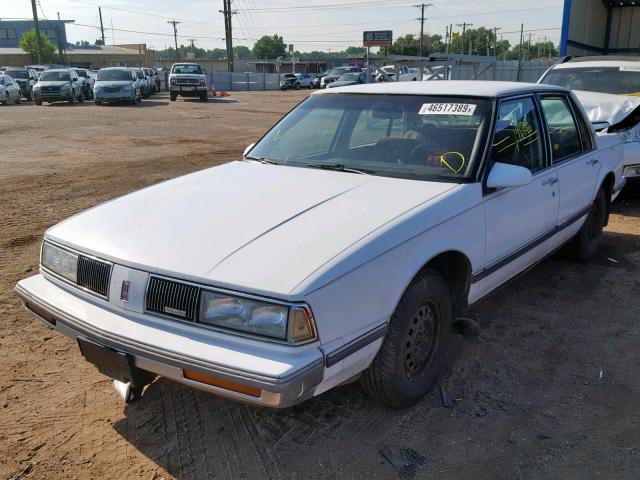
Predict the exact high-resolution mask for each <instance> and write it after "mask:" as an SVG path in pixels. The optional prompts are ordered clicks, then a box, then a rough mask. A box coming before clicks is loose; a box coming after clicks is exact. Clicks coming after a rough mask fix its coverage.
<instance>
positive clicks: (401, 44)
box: [387, 33, 444, 56]
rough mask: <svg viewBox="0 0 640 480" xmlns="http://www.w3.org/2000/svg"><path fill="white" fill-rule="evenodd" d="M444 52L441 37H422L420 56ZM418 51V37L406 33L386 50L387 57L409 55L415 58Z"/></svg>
mask: <svg viewBox="0 0 640 480" xmlns="http://www.w3.org/2000/svg"><path fill="white" fill-rule="evenodd" d="M443 50H444V44H443V43H442V37H441V36H440V35H428V34H426V35H424V36H423V37H422V55H428V54H429V53H430V52H441V51H443ZM419 51H420V37H419V36H418V37H416V36H415V35H414V34H412V33H408V34H406V35H405V36H403V37H398V38H396V40H395V42H393V45H391V46H390V47H388V48H387V55H410V56H417V55H418V52H419Z"/></svg>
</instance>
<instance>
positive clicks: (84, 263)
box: [77, 255, 111, 297]
mask: <svg viewBox="0 0 640 480" xmlns="http://www.w3.org/2000/svg"><path fill="white" fill-rule="evenodd" d="M110 278H111V265H110V264H108V263H105V262H101V261H100V260H94V259H93V258H87V257H84V256H82V255H80V256H78V282H77V283H78V285H79V286H81V287H84V288H86V289H88V290H91V291H92V292H95V293H97V294H98V295H102V296H103V297H107V296H108V294H109V281H110Z"/></svg>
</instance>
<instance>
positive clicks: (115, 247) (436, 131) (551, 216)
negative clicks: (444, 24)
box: [16, 81, 624, 407]
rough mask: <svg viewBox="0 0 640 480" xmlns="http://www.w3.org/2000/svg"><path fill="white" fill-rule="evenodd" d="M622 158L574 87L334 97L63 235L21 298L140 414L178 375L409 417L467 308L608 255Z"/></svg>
mask: <svg viewBox="0 0 640 480" xmlns="http://www.w3.org/2000/svg"><path fill="white" fill-rule="evenodd" d="M613 140H614V139H612V137H607V136H605V137H602V138H601V137H596V136H595V135H594V133H593V131H592V130H591V128H590V125H589V122H588V119H587V118H586V115H585V113H584V111H583V110H582V109H581V107H580V106H579V104H578V102H577V101H576V99H575V97H574V96H573V95H572V94H571V92H569V91H568V90H566V89H564V88H560V87H553V86H547V85H536V84H526V83H506V82H481V81H470V82H468V81H467V82H465V81H451V82H431V83H427V82H411V83H403V82H389V83H382V84H380V83H376V84H368V85H360V86H353V87H342V88H341V89H339V90H335V89H331V90H325V91H323V92H318V93H316V94H313V95H311V96H310V97H309V98H308V99H306V100H304V101H303V102H302V103H301V104H299V105H298V106H297V107H296V108H295V109H294V110H292V111H291V112H290V113H288V114H287V115H286V116H285V117H284V118H283V119H282V120H281V121H280V122H278V123H277V124H276V125H275V126H274V127H273V128H272V129H271V130H269V132H268V133H267V134H266V135H265V136H264V137H263V138H262V139H261V140H260V141H259V142H258V143H257V144H255V145H251V146H249V147H248V148H247V149H246V150H245V155H244V158H243V159H242V160H240V161H235V162H231V163H228V164H225V165H221V166H217V167H213V168H210V169H207V170H202V171H199V172H196V173H192V174H190V175H187V176H184V177H180V178H177V179H174V180H170V181H166V182H163V183H159V184H156V185H154V186H152V187H148V188H145V189H143V190H140V191H139V192H136V193H132V194H129V195H125V196H122V197H119V198H117V199H115V200H112V201H110V202H107V203H103V204H101V205H99V206H97V207H94V208H92V209H90V210H88V211H87V212H84V213H81V214H78V215H75V216H73V217H71V218H70V219H68V220H65V221H64V222H62V223H60V224H58V225H56V226H54V227H52V228H51V229H49V230H48V231H47V232H46V233H45V235H44V242H43V245H42V251H41V266H40V273H38V274H36V275H33V276H31V277H29V278H26V279H24V280H22V281H20V282H19V283H18V285H17V287H16V292H17V294H18V296H19V297H20V298H21V299H22V302H23V304H24V306H25V307H26V309H27V311H29V312H31V313H32V314H33V315H35V316H36V317H37V318H38V319H40V320H41V321H43V323H45V324H46V325H47V326H49V327H50V328H54V329H56V330H58V331H60V332H61V333H63V334H65V335H68V336H70V337H72V338H74V339H76V340H77V342H78V344H79V346H80V349H81V351H82V353H83V355H84V357H85V359H86V360H88V361H89V362H92V363H94V364H95V365H96V366H97V367H98V370H99V371H101V372H103V373H104V374H106V375H108V376H110V377H112V378H115V379H117V381H118V382H119V383H116V385H118V387H120V388H121V390H122V391H124V396H125V397H126V398H128V399H131V398H132V395H134V396H138V395H140V394H141V392H142V388H143V387H144V385H145V384H146V383H148V382H150V381H151V380H152V379H153V378H154V377H155V376H156V375H162V376H166V377H169V378H172V379H174V380H176V381H178V382H182V383H185V384H187V385H190V386H192V387H197V388H201V389H204V390H207V391H210V392H214V393H217V394H220V395H224V396H227V397H229V398H232V399H235V400H241V401H243V402H248V403H254V404H259V405H266V406H271V407H285V406H289V405H293V404H296V403H299V402H301V401H303V400H305V399H308V398H310V397H312V396H314V395H319V394H321V393H323V392H325V391H327V390H328V389H330V388H332V387H334V386H336V385H340V384H343V383H344V382H347V381H349V380H353V379H354V378H357V377H358V376H359V375H361V378H362V385H363V386H364V389H365V390H366V391H367V392H369V393H370V394H371V395H372V396H373V397H375V398H376V399H378V400H380V401H381V402H383V403H386V404H389V405H393V406H406V405H411V404H413V403H414V402H416V401H417V400H418V399H420V398H421V397H422V396H423V395H425V393H426V392H427V391H428V390H429V389H430V387H431V386H432V385H433V384H434V382H435V381H436V379H437V377H438V373H439V370H440V368H441V366H442V364H443V361H444V359H445V355H446V351H447V344H448V343H449V339H450V331H451V324H452V322H453V320H454V319H455V318H458V316H459V315H463V314H464V313H465V312H466V311H467V308H468V307H469V305H471V304H473V303H475V302H476V301H478V300H479V299H481V298H482V297H484V296H486V295H487V294H488V293H490V292H491V291H493V290H495V289H496V288H498V287H499V286H500V285H502V284H504V283H505V282H507V281H508V280H509V279H511V278H513V277H514V276H516V275H518V274H519V273H521V272H523V271H524V270H526V269H527V268H529V267H531V266H532V265H533V264H535V263H536V262H539V261H541V260H542V259H543V258H545V257H546V256H547V255H549V254H550V253H551V252H553V251H555V250H556V249H557V248H558V247H560V246H561V245H563V244H565V243H566V242H570V241H571V242H573V243H572V245H573V251H574V253H575V255H576V256H577V257H578V258H580V259H584V260H586V259H589V258H590V257H592V256H593V255H595V254H596V251H597V249H598V245H599V243H600V239H601V235H602V229H603V226H604V225H606V223H607V219H608V216H609V206H610V202H611V198H612V196H613V195H615V193H616V192H618V191H619V189H620V188H621V186H622V184H623V183H624V179H623V177H622V175H621V173H622V168H621V161H622V148H621V145H620V144H619V143H616V142H615V141H613ZM70 368H72V367H70ZM132 392H133V393H132Z"/></svg>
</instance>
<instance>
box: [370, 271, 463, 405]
mask: <svg viewBox="0 0 640 480" xmlns="http://www.w3.org/2000/svg"><path fill="white" fill-rule="evenodd" d="M452 316H453V307H452V301H451V293H450V292H449V287H448V286H447V283H446V282H445V280H444V279H443V278H442V276H441V275H440V274H439V273H438V272H436V271H434V270H430V269H428V270H425V271H424V272H423V273H422V274H421V275H420V276H419V277H417V278H416V279H414V281H413V282H412V283H411V285H409V287H408V288H407V290H406V291H405V292H404V294H403V296H402V299H401V300H400V302H399V303H398V306H397V307H396V310H395V312H394V313H393V315H392V316H391V320H390V322H389V330H388V332H387V335H386V336H385V338H384V340H383V342H382V346H381V347H380V350H379V351H378V354H377V355H376V358H375V359H374V360H373V362H372V363H371V365H370V366H369V368H368V369H367V370H366V371H365V372H363V375H362V386H363V388H364V390H365V391H366V392H367V393H368V394H369V395H371V396H372V397H373V398H375V399H376V400H378V401H380V402H382V403H385V404H387V405H391V406H394V407H406V406H409V405H413V404H414V403H415V402H417V401H418V400H419V399H420V398H422V397H423V396H424V395H425V394H426V393H427V392H428V391H429V390H430V389H431V387H432V385H433V383H434V382H435V381H436V379H437V377H438V373H439V372H440V368H441V367H442V363H443V361H444V358H445V354H446V350H447V344H448V341H449V333H450V330H451V322H452Z"/></svg>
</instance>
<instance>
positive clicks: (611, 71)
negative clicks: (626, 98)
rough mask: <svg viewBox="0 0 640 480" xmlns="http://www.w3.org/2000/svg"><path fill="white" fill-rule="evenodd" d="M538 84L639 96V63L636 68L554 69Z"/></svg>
mask: <svg viewBox="0 0 640 480" xmlns="http://www.w3.org/2000/svg"><path fill="white" fill-rule="evenodd" d="M540 83H545V84H548V85H558V86H560V87H566V88H568V89H570V90H585V91H587V92H600V93H613V94H615V95H640V62H638V66H637V67H635V66H631V67H630V66H626V67H625V66H620V67H584V68H555V69H553V70H550V71H549V72H548V73H547V74H546V75H545V76H544V77H543V78H542V79H541V80H540Z"/></svg>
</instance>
